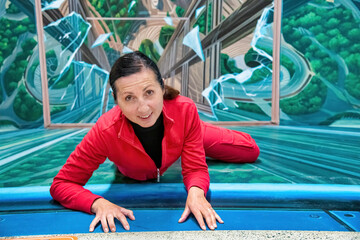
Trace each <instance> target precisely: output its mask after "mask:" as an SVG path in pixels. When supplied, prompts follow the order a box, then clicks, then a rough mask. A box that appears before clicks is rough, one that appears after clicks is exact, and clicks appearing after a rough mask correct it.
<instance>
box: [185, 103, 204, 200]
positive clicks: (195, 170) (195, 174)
mask: <svg viewBox="0 0 360 240" xmlns="http://www.w3.org/2000/svg"><path fill="white" fill-rule="evenodd" d="M186 113H187V114H185V120H184V121H185V139H184V146H183V151H182V154H181V167H182V175H183V181H184V184H185V187H186V189H187V190H188V191H189V189H190V188H191V187H192V186H197V187H199V188H201V189H202V190H204V192H205V195H206V193H207V191H208V190H209V184H210V177H209V172H208V166H207V164H206V159H205V151H204V145H203V136H202V132H201V125H200V118H199V114H198V112H197V109H196V106H195V104H194V103H192V104H190V107H189V109H188V110H187V111H186Z"/></svg>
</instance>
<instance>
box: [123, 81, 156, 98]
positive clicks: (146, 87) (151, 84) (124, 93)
mask: <svg viewBox="0 0 360 240" xmlns="http://www.w3.org/2000/svg"><path fill="white" fill-rule="evenodd" d="M151 86H153V83H150V84H149V85H147V86H145V87H144V88H143V92H144V91H145V90H146V89H148V88H149V87H151ZM121 94H122V95H126V94H133V93H132V92H122V93H121Z"/></svg>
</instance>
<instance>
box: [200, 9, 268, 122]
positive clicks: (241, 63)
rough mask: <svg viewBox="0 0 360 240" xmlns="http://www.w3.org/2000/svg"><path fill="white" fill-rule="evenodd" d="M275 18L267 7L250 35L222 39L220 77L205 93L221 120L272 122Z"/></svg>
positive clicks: (213, 81) (249, 32)
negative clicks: (273, 27)
mask: <svg viewBox="0 0 360 240" xmlns="http://www.w3.org/2000/svg"><path fill="white" fill-rule="evenodd" d="M259 11H261V10H260V9H259ZM272 19H273V8H266V9H264V10H263V11H262V16H261V18H260V20H259V21H258V22H257V25H256V27H255V26H254V27H252V30H251V29H250V31H248V34H247V35H245V36H244V35H243V36H244V37H243V36H242V37H241V38H236V37H232V38H227V39H226V40H224V41H223V42H222V48H221V53H220V57H219V61H220V64H219V68H220V77H219V78H218V79H213V80H212V81H211V83H210V85H209V87H208V88H207V89H205V90H204V92H203V95H204V96H205V97H206V98H207V99H208V102H209V103H210V105H211V107H212V110H213V113H214V116H215V117H216V118H217V119H218V120H219V121H270V119H271V97H272V96H271V92H272V91H271V89H272V88H271V87H272V86H271V85H272ZM247 27H248V28H251V26H247ZM233 36H236V35H233Z"/></svg>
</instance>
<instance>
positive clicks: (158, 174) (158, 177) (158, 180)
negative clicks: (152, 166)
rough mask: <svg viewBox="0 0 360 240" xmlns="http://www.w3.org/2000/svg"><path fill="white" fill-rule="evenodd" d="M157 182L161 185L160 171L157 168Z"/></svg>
mask: <svg viewBox="0 0 360 240" xmlns="http://www.w3.org/2000/svg"><path fill="white" fill-rule="evenodd" d="M156 170H157V182H158V183H159V182H160V169H159V168H157V169H156Z"/></svg>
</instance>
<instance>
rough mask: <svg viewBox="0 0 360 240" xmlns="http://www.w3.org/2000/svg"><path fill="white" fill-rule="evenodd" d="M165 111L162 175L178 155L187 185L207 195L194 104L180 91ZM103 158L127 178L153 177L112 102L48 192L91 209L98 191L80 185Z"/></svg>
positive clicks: (152, 166)
mask: <svg viewBox="0 0 360 240" xmlns="http://www.w3.org/2000/svg"><path fill="white" fill-rule="evenodd" d="M163 116H164V138H163V141H162V165H161V168H160V174H162V173H164V172H165V171H166V170H167V169H168V168H169V167H170V166H171V165H172V164H173V163H174V162H175V161H176V160H177V159H178V158H179V157H180V156H181V166H182V175H183V181H184V184H185V186H186V189H187V190H189V188H190V187H192V186H198V187H200V188H201V189H203V190H204V192H205V194H206V192H207V191H208V189H209V181H210V178H209V173H208V169H207V165H206V162H205V153H204V148H203V136H202V133H201V126H200V118H199V115H198V113H197V109H196V106H195V104H194V103H193V102H192V101H191V100H190V99H189V98H186V97H183V96H178V97H177V98H175V99H173V100H164V106H163ZM106 158H109V160H110V161H112V162H114V163H115V165H116V166H117V167H118V169H119V171H120V172H121V173H122V174H124V175H125V176H128V177H130V178H133V179H137V180H147V179H153V178H156V177H157V168H156V165H155V163H154V161H153V160H152V159H151V158H150V157H149V155H147V153H146V152H145V150H144V148H143V147H142V145H141V143H140V141H139V139H138V138H137V137H136V135H135V133H134V130H133V128H132V126H131V124H130V123H129V121H128V120H127V119H126V117H125V116H124V115H123V114H122V112H121V110H120V108H119V107H118V106H116V107H114V108H113V109H111V110H110V111H108V112H107V113H105V114H103V115H102V116H101V117H100V118H99V119H98V121H97V122H96V124H95V125H94V126H93V127H92V128H91V130H90V131H89V132H88V133H87V134H86V136H85V137H84V139H83V140H82V141H81V142H80V144H79V145H78V146H77V147H76V149H75V151H74V152H73V153H72V154H71V155H70V157H69V158H68V160H67V162H66V163H65V165H64V166H63V167H62V169H61V170H60V171H59V173H58V174H57V175H56V177H55V178H54V181H53V183H52V185H51V188H50V193H51V195H52V197H53V198H54V199H55V200H57V201H59V202H60V203H61V204H62V205H63V206H64V207H66V208H71V209H75V210H80V211H84V212H88V213H91V211H90V209H91V205H92V203H93V202H94V201H95V199H97V198H100V196H97V195H95V194H92V193H91V192H90V191H88V190H86V189H84V188H83V186H84V185H85V184H86V183H87V181H88V180H89V178H90V177H91V176H92V173H93V171H95V170H96V169H97V168H98V167H99V165H100V164H102V163H103V162H104V161H105V160H106Z"/></svg>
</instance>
